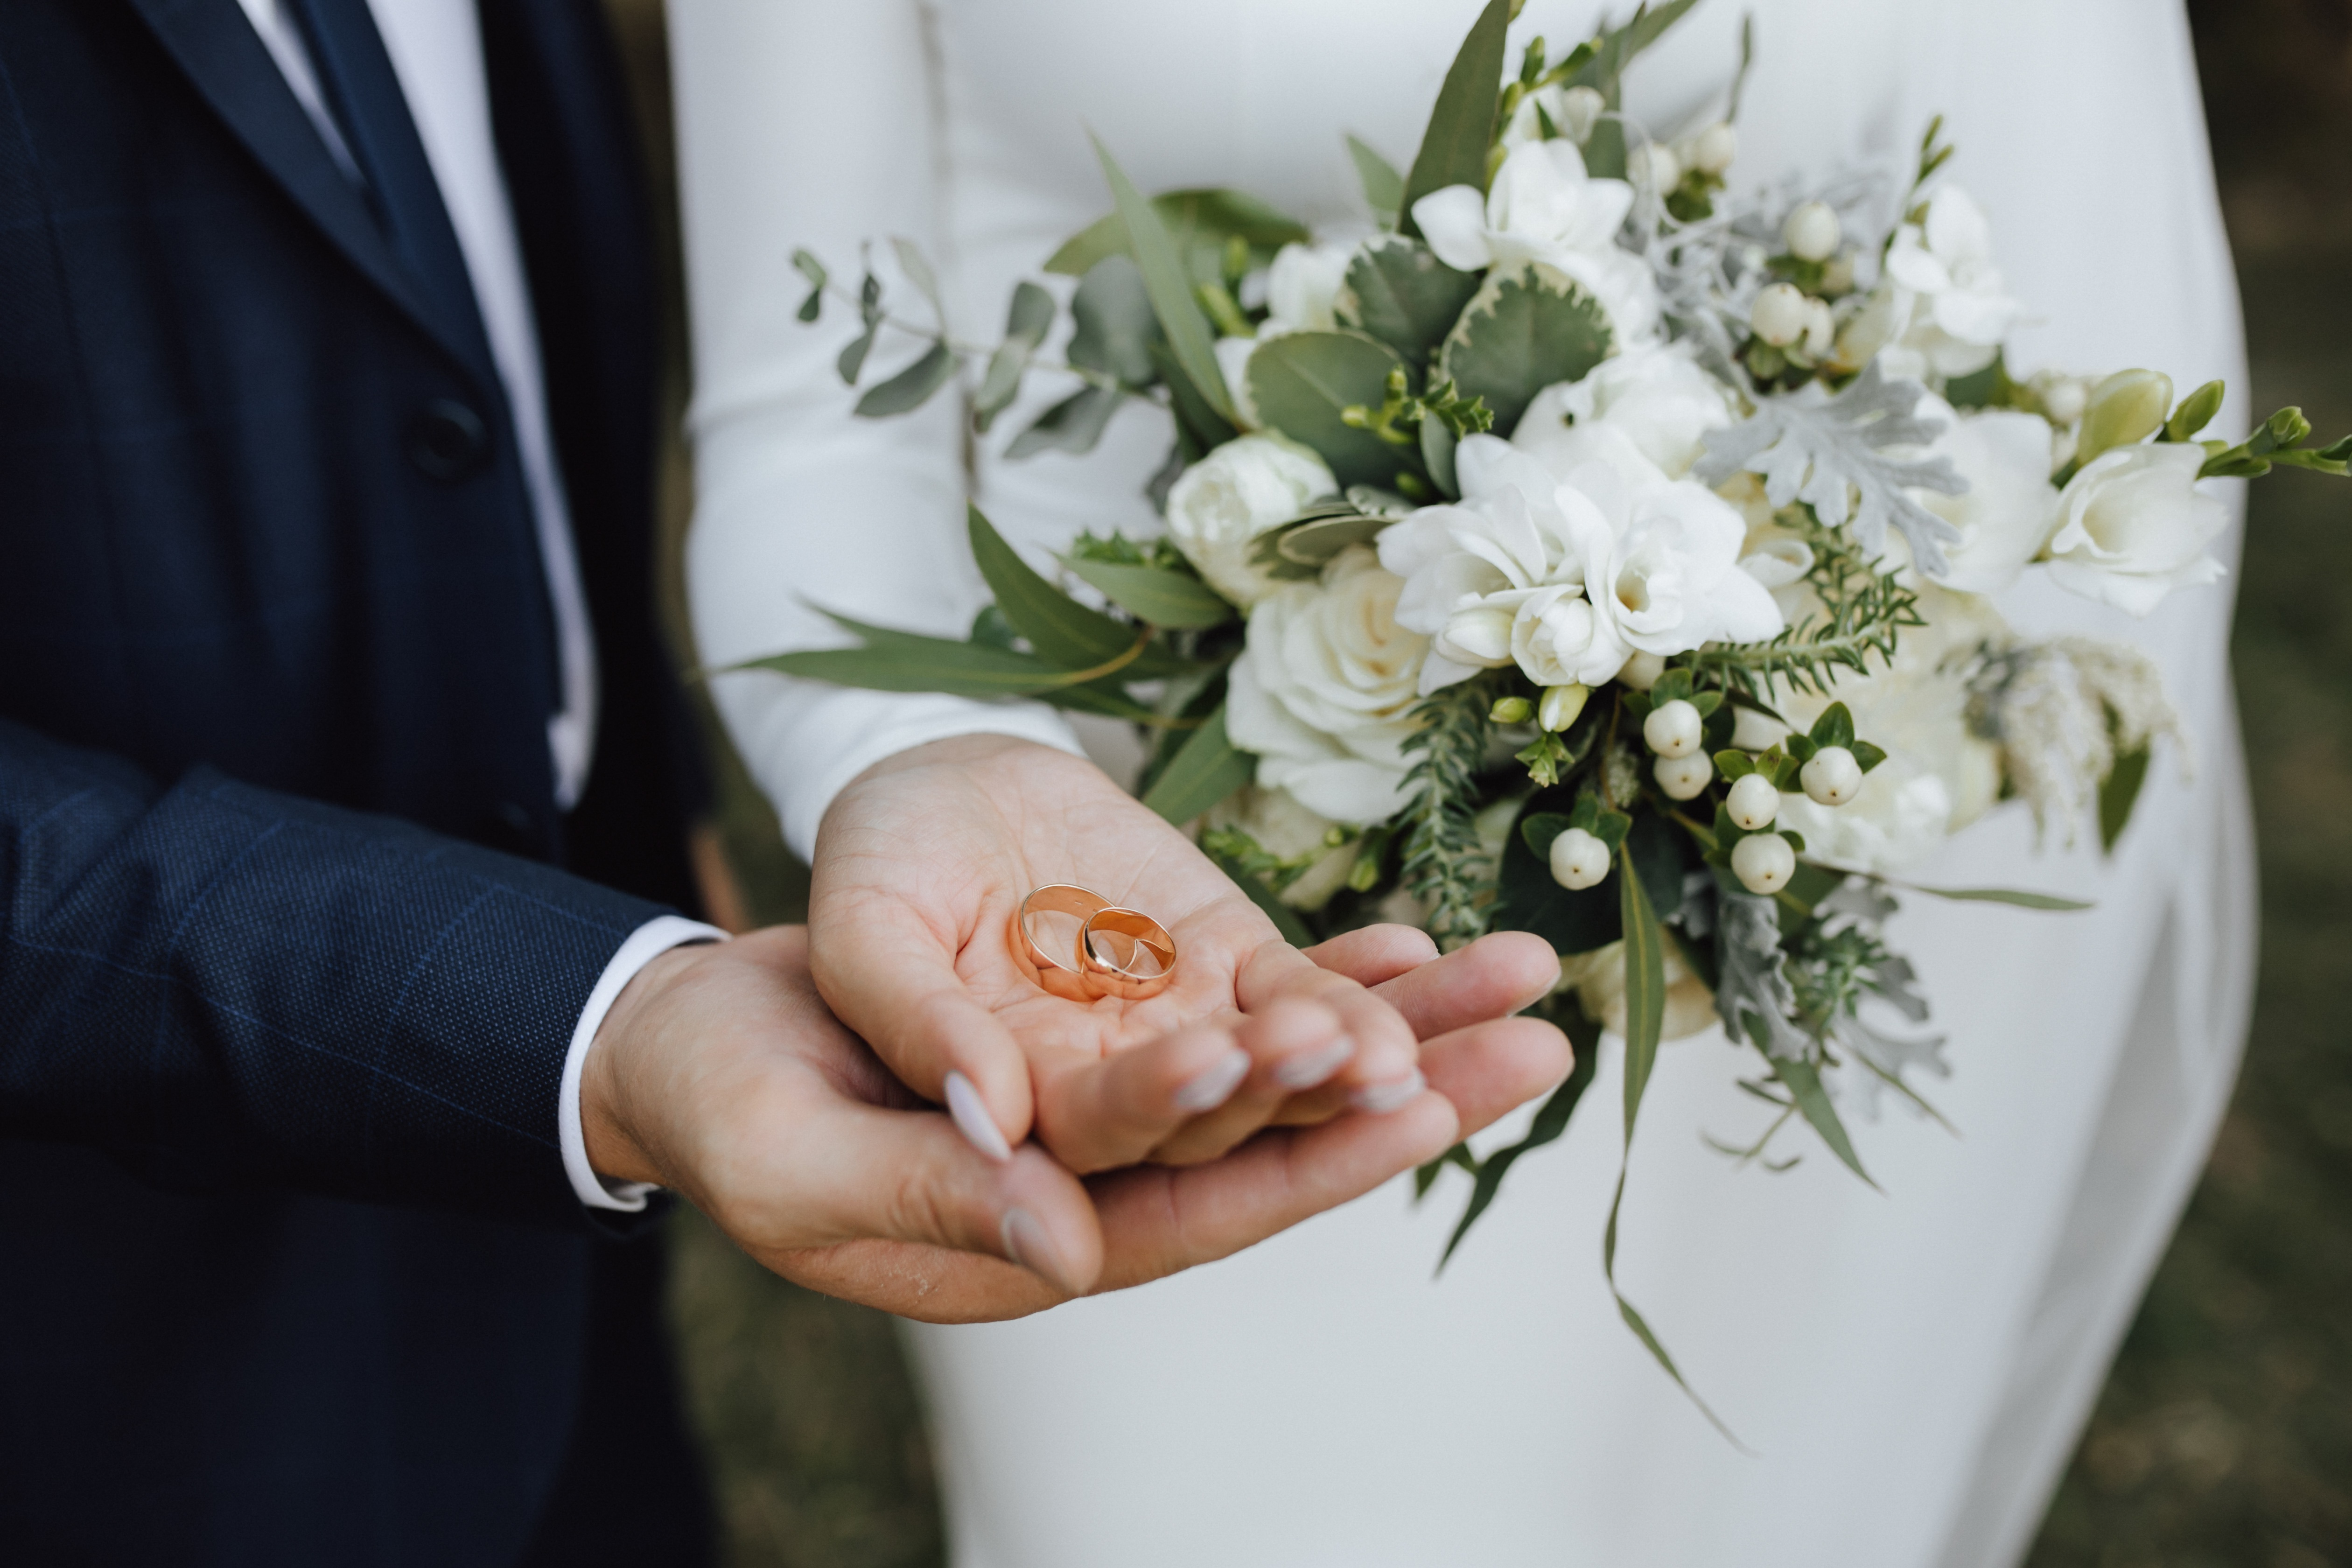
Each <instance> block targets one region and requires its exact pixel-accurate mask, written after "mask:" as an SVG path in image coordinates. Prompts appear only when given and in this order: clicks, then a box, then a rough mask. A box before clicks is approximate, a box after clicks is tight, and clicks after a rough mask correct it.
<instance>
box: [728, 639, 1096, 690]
mask: <svg viewBox="0 0 2352 1568" xmlns="http://www.w3.org/2000/svg"><path fill="white" fill-rule="evenodd" d="M736 668H741V669H772V670H774V671H776V672H778V673H779V674H782V675H797V676H802V677H804V678H806V679H812V680H829V681H831V682H833V683H834V684H835V685H836V686H855V687H860V688H863V689H866V690H869V691H940V692H946V693H949V694H950V695H952V696H957V697H1032V696H1035V695H1036V694H1037V693H1039V692H1042V691H1045V690H1049V689H1052V687H1053V686H1054V684H1055V681H1056V680H1058V679H1060V678H1061V677H1062V674H1063V672H1062V671H1060V670H1057V669H1055V668H1052V667H1051V666H1049V665H1047V664H1046V663H1045V662H1044V661H1043V660H1042V659H1037V658H1031V657H1030V656H1029V655H1027V654H1025V653H1014V652H1013V651H1012V650H1010V649H1008V648H998V647H988V646H987V645H986V644H982V643H967V642H950V641H949V640H948V639H946V638H944V637H920V638H918V637H907V638H905V640H900V641H892V642H888V643H881V644H870V645H868V646H867V647H835V648H811V649H806V650H803V651H800V652H794V653H780V654H772V655H770V656H769V657H767V658H755V659H750V660H747V661H746V662H744V663H743V664H741V665H740V666H737V667H736Z"/></svg>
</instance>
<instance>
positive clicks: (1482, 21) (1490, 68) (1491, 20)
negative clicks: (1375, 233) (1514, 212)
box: [1397, 0, 1517, 236]
mask: <svg viewBox="0 0 2352 1568" xmlns="http://www.w3.org/2000/svg"><path fill="white" fill-rule="evenodd" d="M1516 8H1517V7H1516V6H1515V5H1513V4H1512V0H1488V4H1487V6H1486V10H1484V11H1482V12H1480V13H1479V15H1478V20H1477V21H1476V22H1475V23H1473V24H1472V25H1471V27H1470V35H1469V37H1465V38H1464V39H1463V40H1462V48H1461V51H1460V52H1459V53H1457V54H1456V55H1455V56H1454V63H1453V65H1452V66H1450V67H1448V68H1446V72H1445V83H1444V86H1443V87H1440V88H1439V89H1437V103H1436V106H1435V107H1434V108H1433V109H1432V110H1430V114H1429V128H1428V129H1427V130H1426V131H1424V132H1422V136H1421V151H1420V152H1419V153H1415V154H1414V155H1413V160H1412V174H1411V175H1409V176H1408V177H1407V178H1406V180H1405V183H1404V195H1402V196H1401V197H1400V198H1398V202H1397V206H1398V217H1397V226H1398V227H1399V228H1400V229H1401V230H1402V232H1404V233H1406V234H1409V235H1416V236H1417V235H1419V234H1420V233H1421V229H1420V227H1419V226H1418V225H1416V224H1415V223H1414V222H1413V221H1412V204H1413V203H1415V202H1417V201H1419V200H1421V198H1422V197H1423V196H1425V195H1429V194H1430V193H1431V192H1432V191H1442V190H1444V188H1445V187H1446V186H1448V185H1471V186H1475V188H1477V189H1478V190H1481V191H1483V190H1485V189H1486V149H1487V148H1488V147H1490V146H1492V145H1493V144H1494V141H1495V114H1496V110H1497V108H1498V107H1499V106H1500V104H1501V102H1502V94H1503V45H1504V35H1505V33H1506V32H1507V30H1508V29H1509V27H1510V25H1511V13H1512V11H1513V10H1515V9H1516Z"/></svg>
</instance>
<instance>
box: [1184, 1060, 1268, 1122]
mask: <svg viewBox="0 0 2352 1568" xmlns="http://www.w3.org/2000/svg"><path fill="white" fill-rule="evenodd" d="M1249 1070H1250V1055H1249V1053H1248V1052H1247V1051H1245V1050H1243V1049H1242V1048H1241V1047H1239V1046H1235V1047H1234V1048H1233V1049H1231V1050H1229V1051H1227V1052H1226V1053H1225V1054H1224V1055H1223V1056H1222V1057H1219V1058H1217V1060H1216V1062H1215V1064H1214V1065H1213V1066H1212V1067H1209V1068H1204V1069H1202V1071H1201V1072H1198V1073H1196V1074H1194V1075H1193V1077H1192V1081H1191V1082H1190V1083H1187V1084H1185V1085H1184V1086H1183V1087H1182V1088H1181V1089H1178V1090H1177V1091H1176V1093H1175V1095H1174V1096H1173V1097H1172V1098H1173V1099H1174V1101H1175V1105H1176V1109H1177V1110H1184V1111H1190V1112H1191V1113H1192V1114H1193V1115H1195V1116H1198V1115H1199V1114H1200V1113H1201V1112H1202V1111H1204V1110H1216V1109H1217V1107H1219V1106H1220V1105H1223V1103H1224V1102H1225V1101H1227V1100H1231V1099H1232V1098H1233V1097H1234V1090H1235V1089H1239V1088H1241V1086H1242V1079H1245V1078H1247V1077H1249Z"/></svg>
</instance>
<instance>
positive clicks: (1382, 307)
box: [1334, 235, 1478, 369]
mask: <svg viewBox="0 0 2352 1568" xmlns="http://www.w3.org/2000/svg"><path fill="white" fill-rule="evenodd" d="M1477 292H1478V277H1477V274H1475V273H1472V272H1457V271H1455V270H1454V268H1451V267H1448V266H1446V265H1445V263H1444V262H1443V261H1440V260H1438V259H1437V253H1436V252H1434V251H1433V250H1431V249H1430V248H1429V247H1428V246H1426V245H1423V243H1422V242H1421V241H1419V240H1417V239H1407V238H1405V237H1402V236H1401V235H1390V236H1386V237H1381V238H1379V239H1375V240H1371V241H1369V242H1368V243H1366V244H1365V245H1363V246H1362V247H1359V248H1358V250H1357V251H1356V254H1355V256H1354V257H1353V258H1350V259H1349V263H1348V271H1347V275H1346V278H1345V279H1344V280H1343V281H1342V282H1341V284H1340V287H1339V296H1338V298H1337V300H1336V301H1335V303H1334V309H1335V310H1336V312H1337V313H1338V315H1339V320H1340V321H1341V322H1343V323H1344V324H1346V325H1349V326H1352V327H1356V328H1359V329H1360V330H1361V331H1365V332H1368V333H1370V335H1371V336H1373V337H1375V338H1378V339H1379V340H1380V341H1381V342H1384V343H1386V344H1388V345H1389V347H1391V348H1392V349H1394V350H1396V352H1397V354H1398V357H1400V358H1402V360H1403V361H1404V362H1405V363H1406V364H1408V365H1411V366H1413V367H1415V368H1416V369H1418V368H1419V367H1421V366H1423V365H1425V364H1426V363H1428V362H1429V356H1430V355H1431V354H1432V353H1434V352H1435V351H1436V349H1437V345H1438V344H1439V343H1441V342H1444V341H1445V334H1446V333H1447V332H1449V331H1452V330H1453V328H1454V322H1455V321H1459V320H1461V318H1462V309H1463V307H1464V306H1465V305H1467V304H1469V303H1470V298H1471V296H1472V295H1474V294H1475V293H1477Z"/></svg>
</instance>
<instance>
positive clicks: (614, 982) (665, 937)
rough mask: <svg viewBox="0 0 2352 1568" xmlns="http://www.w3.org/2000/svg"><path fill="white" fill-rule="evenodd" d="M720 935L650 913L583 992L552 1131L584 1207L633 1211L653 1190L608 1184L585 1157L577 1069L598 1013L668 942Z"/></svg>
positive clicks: (600, 1020)
mask: <svg viewBox="0 0 2352 1568" xmlns="http://www.w3.org/2000/svg"><path fill="white" fill-rule="evenodd" d="M726 940H727V933H726V932H725V931H720V930H719V928H718V927H717V926H708V925H704V924H703V923H702V922H701V921H690V920H688V919H687V918H686V917H685V916H683V915H656V917H655V918H654V919H652V920H649V921H646V923H645V924H643V925H641V926H639V927H638V928H637V929H636V930H635V931H631V932H630V933H629V938H628V940H627V941H626V942H623V943H621V951H620V952H616V953H614V954H613V959H612V962H611V963H607V964H605V965H604V973H603V974H601V975H599V976H597V979H596V987H595V989H594V990H593V991H591V992H589V993H588V1005H586V1006H584V1007H583V1008H581V1009H580V1022H579V1023H578V1024H577V1025H576V1026H573V1028H572V1048H571V1049H570V1050H568V1051H566V1052H565V1053H564V1055H563V1087H562V1089H560V1090H559V1091H558V1092H557V1096H556V1103H555V1137H556V1142H558V1143H559V1144H561V1145H562V1149H563V1173H564V1174H565V1175H567V1176H569V1177H571V1178H572V1192H573V1193H575V1194H578V1196H579V1199H580V1201H581V1202H582V1203H583V1204H585V1205H587V1206H588V1207H590V1208H592V1209H618V1210H620V1211H622V1212H624V1213H626V1214H635V1213H636V1212H637V1211H638V1210H639V1209H642V1208H644V1207H645V1206H646V1194H648V1193H651V1192H653V1191H655V1190H656V1189H655V1187H654V1184H652V1183H651V1182H614V1183H611V1184H607V1183H606V1182H605V1181H604V1178H603V1177H601V1176H599V1175H598V1174H596V1173H595V1171H594V1170H593V1168H591V1167H590V1165H589V1163H588V1139H587V1135H586V1134H585V1133H584V1132H583V1131H581V1127H580V1071H581V1068H583V1067H585V1066H586V1065H587V1062H588V1047H590V1046H592V1045H593V1044H595V1042H596V1031H597V1030H598V1029H600V1028H602V1027H604V1015H605V1014H607V1013H610V1012H611V1011H612V1010H613V1004H614V1001H615V1000H616V999H618V998H619V996H620V994H621V992H622V990H623V988H624V987H625V986H626V985H627V984H629V982H630V981H632V980H635V978H636V977H637V971H639V970H641V969H643V968H644V967H645V966H646V964H648V963H652V962H653V961H654V960H655V959H656V958H659V957H660V956H661V955H662V954H663V953H665V952H668V951H669V950H670V949H671V948H674V947H682V946H684V945H685V944H686V943H688V942H725V941H726Z"/></svg>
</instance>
